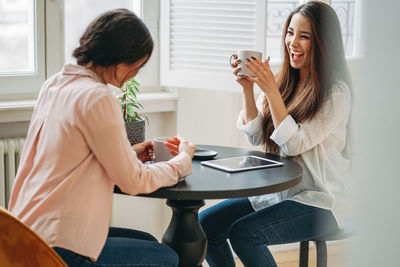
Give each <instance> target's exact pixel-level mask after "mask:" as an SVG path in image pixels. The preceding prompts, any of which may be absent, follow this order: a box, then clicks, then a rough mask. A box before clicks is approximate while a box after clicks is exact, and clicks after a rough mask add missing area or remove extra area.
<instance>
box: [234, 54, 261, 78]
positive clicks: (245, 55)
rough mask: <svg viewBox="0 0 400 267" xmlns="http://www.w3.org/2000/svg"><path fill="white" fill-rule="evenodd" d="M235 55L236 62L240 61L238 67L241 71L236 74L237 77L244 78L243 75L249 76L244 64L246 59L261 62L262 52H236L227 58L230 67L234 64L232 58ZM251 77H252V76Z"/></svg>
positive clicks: (249, 73)
mask: <svg viewBox="0 0 400 267" xmlns="http://www.w3.org/2000/svg"><path fill="white" fill-rule="evenodd" d="M235 55H237V60H239V59H240V63H239V65H238V67H239V68H241V70H240V71H239V72H238V73H237V75H238V76H245V75H251V72H250V70H249V69H248V68H247V67H246V65H245V63H246V62H247V60H246V58H249V59H251V57H255V58H258V59H259V60H262V52H260V51H255V50H238V51H236V53H235V54H233V55H232V56H231V57H230V58H229V63H230V64H231V65H232V64H233V63H234V56H235ZM252 77H254V76H253V75H252Z"/></svg>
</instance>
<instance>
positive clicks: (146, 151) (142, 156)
mask: <svg viewBox="0 0 400 267" xmlns="http://www.w3.org/2000/svg"><path fill="white" fill-rule="evenodd" d="M132 148H133V150H135V152H136V154H137V157H138V159H139V160H140V161H141V162H146V161H150V160H153V159H154V144H153V141H151V140H149V141H145V142H143V143H138V144H134V145H133V146H132Z"/></svg>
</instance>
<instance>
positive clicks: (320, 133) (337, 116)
mask: <svg viewBox="0 0 400 267" xmlns="http://www.w3.org/2000/svg"><path fill="white" fill-rule="evenodd" d="M338 86H339V85H338ZM343 86H344V87H346V86H345V85H343ZM343 86H341V87H342V88H336V89H337V90H336V91H335V92H334V94H333V95H332V96H331V97H329V98H328V99H326V100H325V101H324V102H323V103H322V106H321V108H320V110H319V111H318V112H317V114H315V115H314V117H313V118H312V119H311V120H308V121H305V122H302V123H297V122H296V121H295V120H294V119H293V117H292V116H290V115H288V116H287V117H286V118H285V119H284V120H283V121H282V122H281V123H280V124H279V126H278V127H277V128H276V129H275V130H274V132H273V133H272V135H271V136H270V138H271V139H272V140H273V141H274V142H275V143H276V144H277V145H279V146H280V148H281V149H282V151H283V152H284V153H285V154H286V155H288V156H296V155H299V154H301V153H303V152H305V151H308V150H310V149H312V148H313V147H315V146H316V145H318V144H320V143H321V142H322V141H324V140H325V139H326V137H327V136H329V135H330V134H332V133H333V132H334V131H336V130H338V129H341V128H346V125H347V122H348V118H349V115H350V110H351V96H350V93H349V91H348V89H347V87H346V88H344V87H343Z"/></svg>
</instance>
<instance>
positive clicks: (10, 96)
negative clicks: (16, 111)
mask: <svg viewBox="0 0 400 267" xmlns="http://www.w3.org/2000/svg"><path fill="white" fill-rule="evenodd" d="M45 7H46V5H45V0H34V29H35V34H34V43H35V45H34V47H35V51H34V61H35V63H34V64H35V65H34V66H35V72H34V73H32V74H19V73H15V74H12V73H10V74H9V75H4V76H0V101H4V100H15V99H32V98H34V97H35V96H36V95H37V92H38V91H39V89H40V87H41V86H42V84H43V82H44V80H45V79H46V63H45V58H46V52H45V49H46V44H45V28H46V25H45V12H46V11H45Z"/></svg>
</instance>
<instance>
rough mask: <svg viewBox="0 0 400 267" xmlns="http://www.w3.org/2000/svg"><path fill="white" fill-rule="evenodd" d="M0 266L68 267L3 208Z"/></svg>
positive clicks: (0, 216)
mask: <svg viewBox="0 0 400 267" xmlns="http://www.w3.org/2000/svg"><path fill="white" fill-rule="evenodd" d="M0 265H1V266H2V267H11V266H12V267H19V266H21V267H22V266H46V267H47V266H64V267H66V266H67V265H66V264H65V263H64V261H63V260H62V259H61V258H60V256H58V254H57V253H56V252H55V251H54V250H53V249H52V248H51V247H50V246H49V245H47V243H46V242H45V241H44V240H43V239H42V238H40V237H39V236H38V235H37V234H36V233H35V232H33V231H32V230H31V229H30V228H29V227H28V226H26V225H25V224H24V223H22V222H21V221H20V220H19V219H17V218H16V217H14V216H13V215H12V214H11V213H9V212H8V211H6V210H5V209H3V208H1V207H0Z"/></svg>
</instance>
